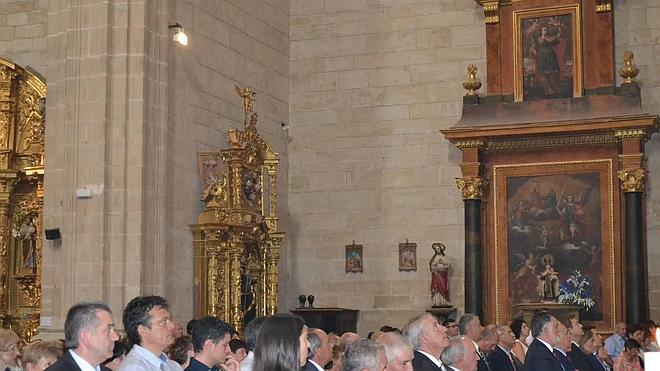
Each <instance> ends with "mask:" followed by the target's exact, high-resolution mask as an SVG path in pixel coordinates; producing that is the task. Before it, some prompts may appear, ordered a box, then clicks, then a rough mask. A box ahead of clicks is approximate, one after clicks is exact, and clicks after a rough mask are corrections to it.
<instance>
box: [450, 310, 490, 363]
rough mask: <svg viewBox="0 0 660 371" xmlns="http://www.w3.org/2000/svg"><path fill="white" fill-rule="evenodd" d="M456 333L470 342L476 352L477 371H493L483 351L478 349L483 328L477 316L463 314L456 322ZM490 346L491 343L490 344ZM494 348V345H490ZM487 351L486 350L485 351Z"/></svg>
mask: <svg viewBox="0 0 660 371" xmlns="http://www.w3.org/2000/svg"><path fill="white" fill-rule="evenodd" d="M458 332H459V333H460V334H461V335H464V336H465V337H467V338H468V339H470V340H472V344H473V345H474V350H475V352H477V371H493V370H492V369H491V368H490V364H488V360H486V355H485V354H484V353H483V350H484V349H479V345H478V344H477V342H479V341H480V340H482V337H483V334H484V327H483V326H482V325H481V320H480V319H479V316H477V315H476V314H472V313H465V314H464V315H462V316H461V318H460V319H459V320H458ZM491 344H492V343H491ZM492 345H493V346H494V344H492ZM486 351H487V350H486Z"/></svg>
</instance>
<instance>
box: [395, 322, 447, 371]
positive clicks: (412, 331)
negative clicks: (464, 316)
mask: <svg viewBox="0 0 660 371" xmlns="http://www.w3.org/2000/svg"><path fill="white" fill-rule="evenodd" d="M403 336H405V337H406V338H407V339H408V341H410V343H411V344H412V345H413V348H414V349H415V357H414V358H413V369H415V371H440V370H442V371H445V370H446V368H445V366H444V365H443V364H442V361H440V355H441V354H442V351H443V350H445V348H446V347H447V346H448V345H449V337H448V336H447V328H446V327H445V326H443V325H441V324H440V323H438V319H437V318H435V316H433V315H432V314H429V313H424V314H422V315H420V316H417V317H415V318H413V319H412V320H411V321H410V322H409V323H408V325H407V326H406V327H405V328H404V329H403Z"/></svg>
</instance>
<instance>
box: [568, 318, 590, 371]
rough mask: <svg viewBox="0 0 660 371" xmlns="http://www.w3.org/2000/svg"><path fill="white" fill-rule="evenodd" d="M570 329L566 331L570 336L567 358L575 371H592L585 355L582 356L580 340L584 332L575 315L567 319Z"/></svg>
mask: <svg viewBox="0 0 660 371" xmlns="http://www.w3.org/2000/svg"><path fill="white" fill-rule="evenodd" d="M568 320H569V322H570V325H571V327H570V328H569V329H568V332H569V334H570V335H571V350H569V351H568V358H570V359H571V361H573V365H574V366H575V369H576V370H580V371H592V370H593V368H592V367H591V365H590V364H589V360H588V359H587V355H586V354H584V352H583V351H582V349H581V348H580V344H578V341H580V338H581V337H582V335H584V330H583V329H582V324H581V323H580V320H579V319H578V317H577V315H572V316H570V317H568Z"/></svg>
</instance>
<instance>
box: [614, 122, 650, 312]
mask: <svg viewBox="0 0 660 371" xmlns="http://www.w3.org/2000/svg"><path fill="white" fill-rule="evenodd" d="M647 134H648V133H647V131H646V129H645V128H634V129H633V128H631V129H622V130H617V131H616V132H615V135H616V137H617V138H619V140H621V147H620V148H621V151H620V155H619V167H620V169H621V170H620V171H619V172H618V177H619V180H620V181H621V192H623V194H624V212H623V214H624V215H625V226H624V228H625V235H624V237H625V238H624V240H623V260H622V268H623V277H624V287H625V307H624V310H623V313H625V316H626V317H625V319H624V318H621V319H622V320H625V321H626V322H627V323H640V322H641V321H643V320H647V319H649V291H648V284H647V279H646V277H647V274H646V270H647V264H646V254H645V251H644V248H645V246H644V245H645V244H644V240H645V232H644V218H643V211H644V198H643V196H644V185H645V184H644V182H645V178H646V170H645V169H644V161H645V158H644V153H643V147H644V140H646V137H647Z"/></svg>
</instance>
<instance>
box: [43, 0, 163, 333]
mask: <svg viewBox="0 0 660 371" xmlns="http://www.w3.org/2000/svg"><path fill="white" fill-rule="evenodd" d="M48 5H49V12H48V39H47V40H48V66H49V68H50V69H49V71H48V74H47V75H48V76H49V78H48V88H49V91H48V99H47V112H48V119H49V122H52V123H53V124H52V125H48V127H47V129H46V176H45V186H44V188H45V198H44V199H45V205H44V226H45V227H46V228H60V230H61V232H62V239H61V242H60V243H59V244H58V243H56V244H53V243H52V242H49V243H46V244H44V248H43V263H44V264H43V271H42V272H43V279H42V282H43V294H42V326H43V327H42V329H41V333H42V335H45V336H47V333H48V332H53V337H61V336H60V334H61V331H62V328H63V324H64V317H65V315H66V313H67V310H68V308H69V307H70V306H71V305H72V304H74V303H76V302H78V301H81V300H103V301H105V302H107V303H108V304H109V305H110V307H111V308H112V310H113V312H114V316H115V323H117V325H118V326H119V327H121V312H122V309H123V307H124V306H125V305H126V303H127V301H128V300H130V299H131V298H133V297H134V296H136V295H139V294H147V293H157V294H163V293H164V291H165V284H164V282H165V268H164V264H165V245H166V244H165V241H164V237H163V236H164V235H165V231H166V228H165V224H164V223H165V212H164V200H165V197H164V184H165V181H164V174H165V167H166V164H165V160H164V153H165V151H166V140H165V131H166V130H165V129H166V123H167V109H166V102H167V99H166V97H167V91H166V88H167V73H166V69H167V51H166V50H165V49H166V47H167V40H168V38H167V32H168V31H167V5H168V2H167V1H161V0H145V1H132V2H126V1H123V0H108V1H103V2H92V3H90V2H87V1H82V0H62V1H50V2H49V3H48ZM85 188H86V189H87V190H89V191H90V192H91V197H89V198H78V197H76V190H78V189H85Z"/></svg>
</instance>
